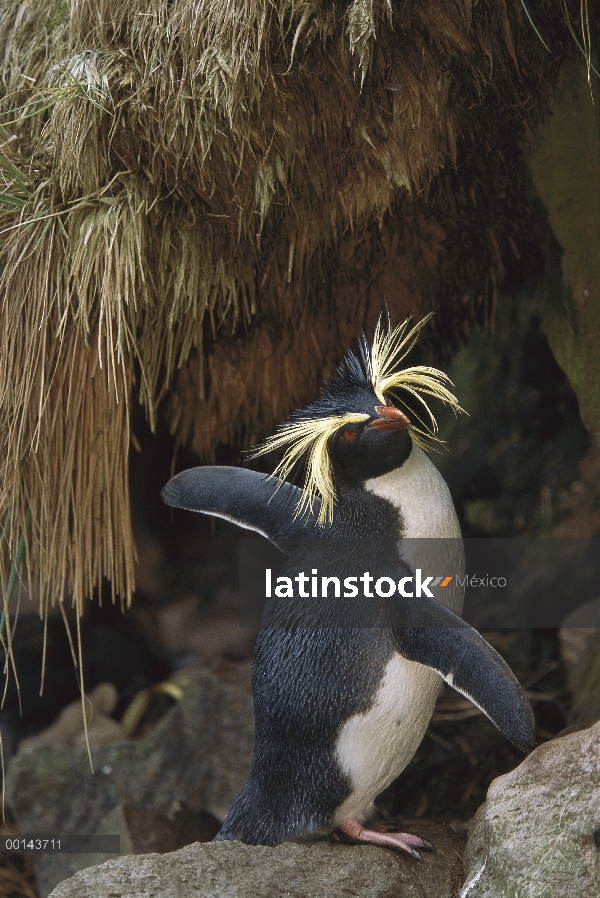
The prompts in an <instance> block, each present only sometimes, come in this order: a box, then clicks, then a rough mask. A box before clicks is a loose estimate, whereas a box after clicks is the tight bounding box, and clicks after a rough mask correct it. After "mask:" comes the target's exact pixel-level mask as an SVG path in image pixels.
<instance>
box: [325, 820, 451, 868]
mask: <svg viewBox="0 0 600 898" xmlns="http://www.w3.org/2000/svg"><path fill="white" fill-rule="evenodd" d="M335 833H336V834H339V836H342V837H344V836H345V837H346V838H345V839H344V841H350V842H367V843H368V844H370V845H385V846H386V847H387V848H394V849H395V850H396V851H406V853H407V854H410V856H411V857H414V859H415V860H417V861H422V860H423V858H422V857H421V855H420V854H419V852H418V851H417V848H420V849H421V850H422V851H435V848H434V847H433V845H432V844H431V842H428V841H427V839H422V838H421V837H420V836H414V835H413V834H412V833H388V832H382V831H379V830H375V829H365V828H364V827H363V825H362V823H359V821H358V820H357V819H356V817H347V818H346V820H344V821H342V823H340V824H339V826H337V827H336V830H335ZM339 836H338V837H339Z"/></svg>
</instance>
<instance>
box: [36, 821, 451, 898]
mask: <svg viewBox="0 0 600 898" xmlns="http://www.w3.org/2000/svg"><path fill="white" fill-rule="evenodd" d="M418 832H419V834H420V835H423V836H426V837H427V838H429V839H431V840H432V841H434V842H435V844H436V847H437V851H436V853H435V854H431V855H427V857H425V860H424V862H423V863H422V864H419V863H417V862H416V861H414V860H413V859H412V858H410V857H408V856H405V855H402V854H399V853H396V852H393V851H390V850H388V849H387V848H376V847H374V846H370V845H356V846H354V845H341V844H340V845H330V844H329V843H328V842H325V841H323V842H316V843H314V844H313V845H299V844H296V843H291V842H288V843H286V844H284V845H279V846H277V847H276V848H266V847H263V846H254V845H244V844H243V843H242V842H208V843H205V844H196V845H188V846H187V847H186V848H182V849H180V850H179V851H174V852H172V853H170V854H162V855H160V854H147V855H143V856H139V857H123V858H119V859H117V860H111V861H107V862H106V863H104V864H101V865H100V866H98V867H89V868H88V869H86V870H82V871H80V872H79V873H76V874H75V876H73V877H72V878H71V879H68V880H66V881H65V882H63V883H61V884H60V885H59V886H58V887H57V888H56V889H55V890H54V891H53V892H52V895H51V898H271V896H272V898H281V896H283V895H285V896H286V898H315V896H318V898H334V896H335V898H354V896H356V898H367V896H368V898H399V896H402V898H457V895H458V888H459V885H460V881H461V878H462V861H461V853H462V843H461V842H460V840H459V839H458V837H457V836H455V835H454V833H452V831H451V830H450V829H448V828H447V827H445V826H443V825H441V824H435V823H421V824H419V826H418Z"/></svg>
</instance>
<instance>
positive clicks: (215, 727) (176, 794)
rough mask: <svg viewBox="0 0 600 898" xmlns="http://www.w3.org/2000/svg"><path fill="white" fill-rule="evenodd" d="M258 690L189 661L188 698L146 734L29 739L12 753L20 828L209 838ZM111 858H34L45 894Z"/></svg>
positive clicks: (167, 846)
mask: <svg viewBox="0 0 600 898" xmlns="http://www.w3.org/2000/svg"><path fill="white" fill-rule="evenodd" d="M253 737H254V717H253V710H252V696H251V695H250V694H249V693H248V692H247V691H245V690H242V689H236V688H233V687H231V686H228V685H224V684H223V683H221V682H220V681H219V680H218V679H217V678H216V677H215V676H213V674H211V673H210V672H209V671H207V670H205V669H203V668H201V667H197V668H190V670H189V680H188V684H187V686H186V688H185V690H184V692H183V695H182V697H181V699H180V700H179V701H178V702H177V703H176V704H175V705H173V707H172V708H171V709H170V710H169V711H168V712H167V714H166V715H165V716H164V717H163V718H161V720H160V721H159V722H158V724H157V725H156V726H155V727H154V728H153V729H152V730H150V731H149V732H148V733H147V734H146V735H145V736H144V737H143V738H142V739H138V740H136V741H134V740H129V739H124V738H121V739H119V740H117V741H114V742H112V743H111V744H108V745H97V746H92V749H91V751H92V758H93V763H94V771H95V772H94V773H92V771H91V769H90V764H89V759H88V756H87V751H86V749H85V747H84V746H83V745H76V746H72V745H66V744H52V745H44V744H42V745H38V744H35V743H33V744H29V745H26V746H24V747H23V748H22V749H20V750H19V751H18V752H17V754H16V755H15V756H14V757H13V758H12V759H11V762H10V766H9V771H8V777H7V803H8V805H9V806H10V808H11V811H12V813H13V814H14V816H15V820H16V824H17V826H18V829H19V832H20V833H22V834H28V833H30V834H36V835H37V834H39V835H71V834H73V835H76V834H80V835H93V834H106V835H111V834H112V835H116V834H118V835H120V836H121V852H122V853H127V852H134V853H135V852H146V851H172V850H174V849H176V848H181V847H182V846H183V845H186V844H189V843H190V842H194V841H197V840H201V839H204V840H207V839H211V838H212V837H213V836H214V835H215V833H216V831H217V830H218V829H219V821H221V820H223V818H224V817H225V815H226V814H227V811H228V810H229V807H230V806H231V804H232V802H233V800H234V798H235V797H236V795H237V793H238V792H239V790H240V789H241V787H242V786H243V784H244V782H245V779H246V776H247V773H248V768H249V766H250V757H251V753H252V742H253ZM102 860H106V858H105V857H98V856H88V855H81V854H79V855H78V854H66V853H60V854H59V853H55V854H41V855H37V856H35V857H34V864H35V873H36V877H37V880H38V884H39V888H40V893H41V895H42V898H44V896H46V895H48V893H49V892H50V891H51V890H52V889H53V888H54V886H56V885H57V884H58V883H59V882H61V881H62V880H63V879H66V878H67V877H68V876H70V875H72V874H73V873H75V872H76V871H77V870H79V869H81V868H82V867H85V866H88V865H90V864H98V863H99V862H100V861H102Z"/></svg>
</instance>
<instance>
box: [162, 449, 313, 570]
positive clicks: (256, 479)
mask: <svg viewBox="0 0 600 898" xmlns="http://www.w3.org/2000/svg"><path fill="white" fill-rule="evenodd" d="M160 495H161V498H162V500H163V502H166V504H167V505H172V506H173V507H175V508H185V509H187V510H188V511H200V512H203V513H204V514H210V515H214V516H215V517H217V518H224V519H225V520H226V521H231V522H232V523H233V524H238V526H240V527H245V529H246V530H254V531H255V532H256V533H260V534H261V536H266V537H267V539H269V540H270V541H271V542H272V543H274V545H276V546H277V548H278V549H281V551H283V552H286V553H287V554H289V552H290V549H289V547H287V546H286V541H287V540H293V539H298V538H302V537H307V536H311V535H314V532H315V528H316V527H317V515H318V513H319V506H320V504H321V503H320V499H318V498H316V499H315V511H314V513H313V514H311V513H310V512H307V513H304V514H302V515H299V516H298V517H295V516H294V515H295V511H296V506H297V504H298V502H299V500H300V496H301V490H299V489H298V488H297V487H295V486H293V485H292V484H291V483H287V482H286V481H282V480H279V479H278V478H277V477H268V476H266V475H265V474H259V473H258V472H256V471H247V470H245V469H244V468H230V467H218V466H214V467H206V468H190V469H189V470H187V471H182V472H181V474H178V475H177V476H176V477H173V479H172V480H169V482H168V483H167V485H166V486H165V487H164V488H163V490H162V492H161V494H160Z"/></svg>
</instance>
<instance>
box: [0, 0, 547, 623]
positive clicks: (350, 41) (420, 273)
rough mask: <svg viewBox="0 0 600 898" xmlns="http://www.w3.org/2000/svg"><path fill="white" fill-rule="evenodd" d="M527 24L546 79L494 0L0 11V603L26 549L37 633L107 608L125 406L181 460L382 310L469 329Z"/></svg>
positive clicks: (539, 99) (505, 240) (262, 424)
mask: <svg viewBox="0 0 600 898" xmlns="http://www.w3.org/2000/svg"><path fill="white" fill-rule="evenodd" d="M528 9H529V10H530V13H531V15H532V16H533V17H534V20H535V22H536V27H537V28H538V29H539V30H540V33H543V35H544V39H545V40H546V42H547V43H548V45H549V46H550V47H551V54H548V52H547V51H546V49H545V48H544V46H543V45H542V44H541V42H540V41H539V40H538V39H537V37H536V35H535V33H534V32H533V30H532V29H531V27H530V26H529V24H528V21H527V18H526V16H525V13H524V11H523V9H522V7H521V6H520V5H519V4H510V3H508V2H507V3H505V2H504V0H498V2H484V0H482V2H480V3H478V4H475V5H473V4H471V2H468V0H449V2H448V0H444V2H441V0H419V2H414V3H412V2H411V3H405V4H399V3H396V2H391V0H352V2H348V0H336V2H327V3H325V2H314V0H310V2H308V0H235V2H234V0H230V2H215V0H127V2H119V0H71V2H69V3H66V2H65V0H21V2H17V0H0V88H1V91H2V96H3V99H2V100H1V102H0V177H1V178H2V179H3V182H4V187H5V191H4V196H3V198H2V199H0V248H1V249H0V252H1V264H2V269H1V273H0V444H1V452H0V485H1V486H0V520H3V519H4V518H5V516H6V514H7V510H8V509H11V514H10V517H9V519H8V524H7V529H6V539H5V552H4V556H3V560H2V564H0V576H1V577H2V579H3V583H5V582H6V578H7V576H8V572H9V571H10V565H11V559H13V558H14V555H15V552H16V551H17V548H18V544H19V540H20V539H21V537H22V535H23V534H27V536H26V538H25V550H24V551H25V557H26V568H27V572H28V575H29V576H30V577H31V578H32V579H33V580H34V581H35V583H36V585H37V589H38V591H39V594H40V596H41V602H42V609H44V608H47V606H48V603H49V602H54V601H56V600H57V599H58V600H62V598H63V597H64V595H65V594H70V595H71V596H72V598H73V602H74V604H75V606H76V607H77V609H78V611H79V612H81V610H82V608H83V603H84V601H85V599H86V598H88V597H90V596H91V595H92V594H93V592H94V590H95V589H96V588H97V587H99V586H100V584H101V582H102V580H103V578H107V579H108V580H109V581H110V582H111V584H112V587H113V595H114V597H115V598H116V597H117V596H120V597H121V598H122V599H123V601H125V602H129V601H130V599H131V594H132V591H133V589H134V577H133V570H134V547H133V538H132V531H131V520H130V512H129V493H128V477H127V473H128V452H129V443H130V431H129V406H130V403H131V402H133V401H140V402H141V403H142V404H143V406H144V408H145V410H146V414H147V416H148V419H149V421H150V423H151V424H152V426H154V422H155V420H156V417H157V414H159V413H163V414H165V415H166V417H167V419H168V420H169V422H170V426H171V428H172V430H173V432H176V433H177V434H178V438H179V439H180V440H181V441H185V442H188V443H191V444H192V445H193V447H194V448H195V449H196V451H197V452H198V453H199V454H200V456H202V457H203V458H205V459H209V458H210V457H211V455H212V453H214V450H215V447H216V446H217V445H218V444H219V443H225V444H235V445H238V446H241V445H243V444H245V445H249V444H251V443H252V442H256V441H257V440H258V439H259V438H260V437H262V436H263V435H264V434H265V433H266V432H268V431H269V430H270V429H271V428H272V426H273V425H274V424H275V423H276V422H277V421H280V420H282V419H283V418H285V417H286V415H287V414H288V413H289V412H290V411H291V409H292V408H293V407H294V406H295V405H301V404H303V403H304V402H305V401H307V399H309V398H310V396H311V395H314V392H315V389H316V387H317V385H318V383H319V381H320V380H321V378H322V377H323V376H324V375H325V374H327V373H329V372H330V371H331V370H332V368H333V366H334V365H335V363H336V362H337V361H338V360H339V358H340V356H341V354H342V352H343V350H344V349H345V348H346V347H347V346H348V345H349V344H350V342H351V341H352V339H353V338H354V337H355V335H356V334H357V332H358V330H359V329H360V327H361V325H367V326H369V325H372V324H373V323H374V321H375V319H376V317H377V315H378V313H379V311H380V309H381V305H382V302H383V299H384V298H385V300H386V301H387V303H388V305H389V307H390V309H391V311H392V313H393V314H394V315H395V316H396V317H398V318H401V317H406V316H407V315H408V314H409V313H410V312H411V311H413V309H414V310H415V312H417V313H419V314H426V313H427V312H429V311H431V310H432V309H435V308H440V307H441V310H442V311H441V314H440V315H439V316H436V320H437V321H438V325H437V327H438V329H437V338H438V340H442V341H443V342H444V343H445V345H447V346H451V345H454V344H455V343H456V341H457V339H459V338H460V337H461V336H465V335H468V331H469V328H470V327H472V326H474V325H475V324H485V323H486V322H488V323H491V322H493V316H494V308H495V305H494V304H495V301H496V297H497V292H498V287H499V284H500V283H501V282H502V279H503V277H504V273H505V259H506V258H507V254H508V255H512V256H517V257H518V256H519V255H520V254H521V253H522V252H523V247H524V246H525V245H530V244H531V243H532V242H533V243H534V244H535V241H536V239H537V237H536V233H535V225H534V224H533V221H534V216H533V213H532V211H531V207H530V205H528V202H529V200H528V194H527V190H526V176H525V174H524V173H523V170H522V166H520V156H519V150H518V145H519V141H520V140H521V139H522V138H523V135H524V134H525V133H526V131H527V129H528V128H531V127H533V126H534V125H535V124H536V122H537V121H538V120H539V117H540V116H541V114H542V112H543V110H544V108H545V104H546V102H547V99H548V97H549V96H550V94H551V91H552V85H553V83H554V78H555V74H556V70H557V65H558V61H559V59H560V54H561V52H562V43H561V41H562V30H563V29H564V23H563V19H562V12H561V7H560V5H559V4H557V3H555V2H554V0H537V2H535V3H531V4H528ZM515 160H516V163H517V164H516V163H515ZM528 242H529V243H528ZM28 513H30V515H31V526H30V527H29V529H28V528H27V526H26V517H27V514H28ZM2 565H3V566H2Z"/></svg>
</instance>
